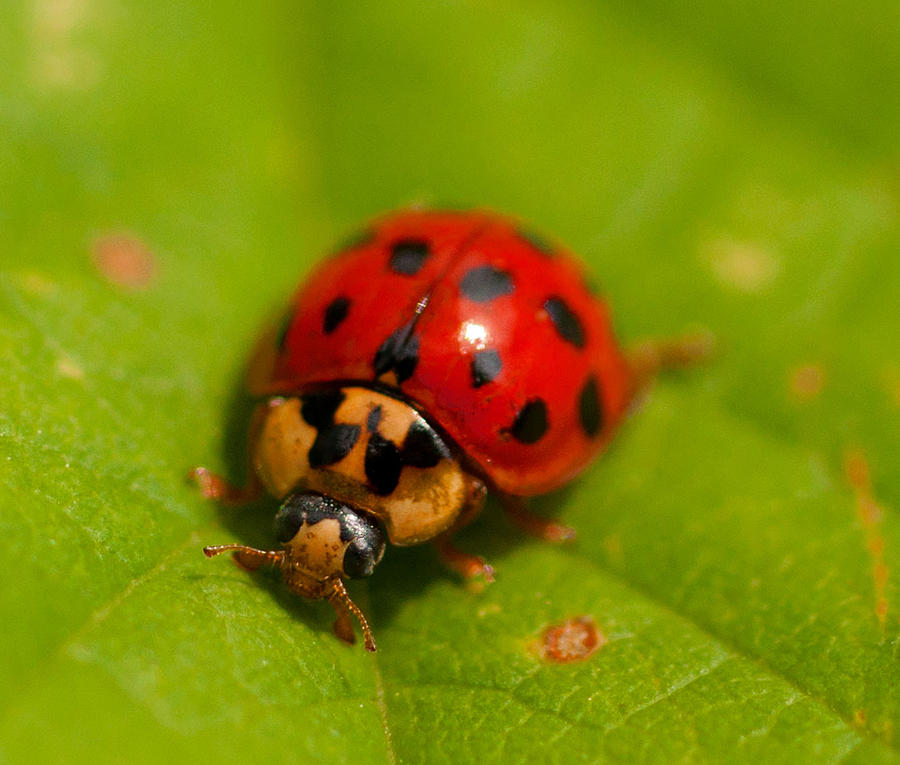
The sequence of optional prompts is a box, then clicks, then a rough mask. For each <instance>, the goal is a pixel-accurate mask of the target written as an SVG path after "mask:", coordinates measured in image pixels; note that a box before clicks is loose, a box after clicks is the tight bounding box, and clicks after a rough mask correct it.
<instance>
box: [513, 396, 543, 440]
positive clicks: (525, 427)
mask: <svg viewBox="0 0 900 765" xmlns="http://www.w3.org/2000/svg"><path fill="white" fill-rule="evenodd" d="M509 432H510V433H512V436H513V438H515V439H516V441H521V442H522V443H523V444H533V443H536V442H537V441H540V440H541V437H542V436H543V435H544V433H546V432H547V405H546V404H545V403H544V401H543V399H539V398H535V399H532V400H531V401H529V402H528V403H527V404H525V406H523V407H522V408H521V409H520V410H519V413H518V414H517V415H516V419H515V422H513V424H512V427H511V428H510V429H509Z"/></svg>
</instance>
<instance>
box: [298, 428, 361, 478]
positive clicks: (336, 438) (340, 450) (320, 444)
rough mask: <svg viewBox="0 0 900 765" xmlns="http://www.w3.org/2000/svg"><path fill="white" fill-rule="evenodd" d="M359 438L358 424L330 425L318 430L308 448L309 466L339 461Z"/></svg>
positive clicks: (313, 466) (322, 465)
mask: <svg viewBox="0 0 900 765" xmlns="http://www.w3.org/2000/svg"><path fill="white" fill-rule="evenodd" d="M358 440H359V425H332V426H331V427H327V428H323V429H321V430H319V432H318V434H317V435H316V440H315V441H314V442H313V445H312V447H311V448H310V450H309V466H310V467H312V468H320V467H324V466H326V465H333V464H334V463H335V462H340V461H341V460H342V459H344V457H346V456H347V455H348V454H350V450H351V449H352V448H353V447H354V445H355V444H356V442H357V441H358Z"/></svg>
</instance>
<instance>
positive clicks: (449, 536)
mask: <svg viewBox="0 0 900 765" xmlns="http://www.w3.org/2000/svg"><path fill="white" fill-rule="evenodd" d="M486 494H487V489H486V488H485V485H484V484H483V483H482V482H481V481H479V480H478V479H477V478H472V479H471V484H470V486H469V501H468V502H467V504H466V506H465V507H464V508H463V509H462V512H461V513H460V514H459V516H457V518H456V521H455V522H454V523H453V525H452V526H451V527H450V528H449V529H447V530H446V531H445V532H444V533H443V534H441V535H440V536H439V537H437V538H436V539H435V540H434V546H435V547H436V548H437V551H438V556H440V559H441V562H442V563H443V564H444V565H445V566H447V567H448V568H450V569H452V570H453V571H456V572H457V573H458V574H460V575H461V576H462V577H463V578H464V579H474V578H475V577H476V576H481V577H483V578H484V580H485V581H486V582H493V581H494V567H493V566H491V565H490V564H489V563H488V562H487V561H486V560H485V559H484V558H482V557H481V556H479V555H472V554H471V553H467V552H463V551H462V550H460V549H459V548H458V547H457V546H456V545H454V544H453V535H454V534H455V533H456V532H457V531H459V530H460V529H461V528H462V527H463V526H465V525H467V524H469V523H471V522H472V521H473V520H474V519H475V517H476V516H477V515H478V513H480V512H481V508H482V507H483V506H484V497H485V495H486Z"/></svg>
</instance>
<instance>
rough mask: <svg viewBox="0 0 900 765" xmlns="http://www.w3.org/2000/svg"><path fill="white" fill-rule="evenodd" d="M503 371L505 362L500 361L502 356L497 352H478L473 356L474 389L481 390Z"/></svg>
mask: <svg viewBox="0 0 900 765" xmlns="http://www.w3.org/2000/svg"><path fill="white" fill-rule="evenodd" d="M501 369H503V362H502V361H500V354H499V353H497V351H494V350H487V351H476V352H475V353H474V354H472V387H473V388H480V387H481V386H482V385H485V384H486V383H489V382H491V381H492V380H493V379H494V378H495V377H496V376H497V375H499V374H500V370H501Z"/></svg>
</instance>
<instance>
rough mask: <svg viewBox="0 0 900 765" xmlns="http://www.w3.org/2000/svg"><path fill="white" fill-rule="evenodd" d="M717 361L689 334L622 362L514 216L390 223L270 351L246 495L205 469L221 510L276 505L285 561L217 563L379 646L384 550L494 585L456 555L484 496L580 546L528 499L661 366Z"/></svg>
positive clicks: (605, 436) (409, 216)
mask: <svg viewBox="0 0 900 765" xmlns="http://www.w3.org/2000/svg"><path fill="white" fill-rule="evenodd" d="M707 350H708V349H707V347H706V345H705V343H704V342H703V341H702V340H701V341H697V340H696V339H694V340H689V339H685V340H682V341H678V340H676V341H669V342H659V343H645V344H643V345H642V346H639V347H638V348H636V349H634V350H632V351H631V352H627V353H626V352H623V351H622V350H621V349H620V348H619V346H618V345H617V343H616V340H615V338H614V336H613V331H612V326H611V322H610V319H609V314H608V309H607V307H606V304H605V303H604V302H603V301H602V300H600V299H599V298H597V297H596V296H594V295H593V294H592V293H591V290H590V289H589V288H588V287H587V285H586V282H585V279H584V274H583V272H582V270H581V267H580V265H579V263H578V262H577V261H576V260H575V259H574V258H573V257H572V256H571V255H569V254H568V253H567V252H565V251H564V250H563V249H562V248H560V247H558V246H555V245H552V244H550V243H548V242H546V241H545V240H543V239H541V238H539V237H537V236H535V235H533V234H531V233H529V232H528V231H527V230H525V229H523V228H521V227H520V226H519V225H518V224H517V223H516V222H515V221H512V220H510V219H508V218H506V217H502V216H499V215H496V214H493V213H490V212H484V211H473V212H435V211H403V212H398V213H394V214H390V215H387V216H385V217H383V218H381V219H380V220H377V221H375V222H374V223H373V224H372V225H371V226H369V227H368V228H367V229H366V230H365V232H364V234H363V235H362V236H360V237H358V238H357V239H355V240H354V241H353V243H352V244H350V245H348V246H347V247H346V248H345V249H343V250H342V251H341V252H339V253H338V254H337V255H334V256H332V257H330V258H328V259H327V260H325V261H324V262H323V263H322V264H321V265H320V266H319V267H318V268H317V269H316V270H315V271H314V272H313V274H312V275H311V276H310V278H309V279H308V280H307V281H306V283H305V284H303V285H302V286H301V287H300V288H299V290H298V291H297V293H296V294H295V296H294V298H293V300H292V302H291V308H290V311H289V312H288V315H287V317H286V319H285V321H284V323H283V325H282V327H281V328H280V331H272V332H270V333H268V335H266V336H265V337H264V338H263V340H261V341H260V343H259V346H258V348H257V350H256V353H255V354H254V360H253V362H252V364H251V369H250V374H249V376H248V387H249V390H250V393H251V394H252V395H254V396H256V397H258V398H259V403H258V405H257V408H256V410H255V413H254V415H253V418H252V421H251V425H250V434H249V447H250V454H251V467H250V480H249V482H248V485H247V486H246V487H243V488H237V487H234V486H231V485H229V484H228V483H227V482H226V481H225V480H224V479H222V478H221V477H219V476H216V475H213V474H212V473H210V472H209V471H207V470H206V469H205V468H202V467H201V468H196V469H195V470H194V471H193V473H192V475H193V477H194V478H195V479H196V480H197V482H198V483H199V485H200V487H201V489H202V491H203V493H204V495H205V496H207V497H209V498H216V499H220V500H222V501H224V502H228V503H231V504H240V503H244V502H249V501H252V500H253V499H256V498H258V497H259V496H260V495H261V494H262V492H263V490H266V491H268V492H269V494H271V495H273V496H274V497H276V498H277V499H279V500H280V501H281V507H280V509H279V511H278V515H277V516H276V519H275V529H276V534H277V537H278V541H279V542H280V543H281V545H282V547H281V549H278V550H257V549H254V548H251V547H247V546H244V545H238V544H229V545H220V546H215V547H206V548H205V549H204V552H205V553H206V555H207V556H210V557H212V556H213V555H218V554H219V553H222V552H225V551H229V550H230V551H233V552H234V554H235V558H236V560H237V561H238V563H239V564H241V565H242V566H243V567H245V568H247V569H251V570H252V569H255V568H258V567H259V566H261V565H263V564H271V565H275V566H278V567H279V568H280V569H281V571H282V573H283V576H284V580H285V582H286V583H287V586H288V587H289V588H290V589H291V590H292V591H294V592H296V593H297V594H299V595H302V596H303V597H306V598H312V599H318V598H325V599H327V600H328V601H329V602H330V603H331V605H332V606H333V607H334V609H335V611H336V613H337V620H336V622H335V625H334V629H335V633H336V634H337V635H338V637H340V638H341V639H342V640H344V641H346V642H348V643H352V642H353V641H354V635H353V626H352V620H351V618H350V617H351V615H352V616H355V617H356V618H357V619H358V620H359V623H360V625H361V627H362V631H363V634H364V636H365V645H366V648H367V649H368V650H370V651H374V650H375V640H374V638H373V636H372V632H371V630H370V628H369V625H368V623H367V621H366V619H365V616H364V615H363V613H362V611H360V609H359V608H358V607H357V606H356V604H354V603H353V601H352V600H351V599H350V596H349V594H348V593H347V589H346V587H345V585H344V580H345V579H353V578H357V577H364V576H368V575H369V574H371V573H372V571H373V570H374V568H375V566H376V565H377V564H378V562H379V561H380V560H381V557H382V554H383V553H384V548H385V538H387V540H388V541H390V542H391V543H392V544H394V545H415V544H421V543H423V542H429V541H430V542H434V543H435V545H436V546H437V549H438V552H439V554H440V556H441V558H442V559H443V561H444V562H445V563H446V564H447V565H449V566H450V567H451V568H452V569H454V570H456V571H458V572H459V573H460V574H461V575H462V576H464V577H466V578H471V577H474V576H481V577H483V578H484V579H485V580H487V581H491V580H492V579H493V569H492V568H491V566H489V565H488V564H487V563H486V562H485V561H484V560H483V559H482V558H479V557H477V556H474V555H470V554H468V553H464V552H462V551H460V550H458V549H457V548H456V547H454V545H453V543H452V536H453V534H454V532H456V531H457V530H458V529H459V528H461V527H462V526H464V525H465V524H467V523H468V522H469V521H471V520H472V519H473V518H474V517H475V516H476V515H477V514H478V512H479V511H480V509H481V506H482V504H483V502H484V497H485V494H486V493H487V491H488V490H490V491H492V492H494V493H495V494H496V495H497V496H498V497H499V499H500V504H501V506H502V507H503V508H504V510H505V511H506V513H507V515H508V516H509V517H510V519H511V520H512V521H513V522H514V523H516V524H517V525H518V526H520V527H521V528H523V529H524V530H526V531H528V532H530V533H532V534H534V535H536V536H540V537H542V538H544V539H548V540H552V541H563V540H567V539H571V538H573V537H574V531H573V530H572V529H570V528H569V527H567V526H563V525H561V524H559V523H556V522H554V521H550V520H545V519H542V518H539V517H537V516H534V515H531V514H530V513H529V512H528V511H527V509H526V507H525V504H524V500H525V498H526V497H529V496H533V495H537V494H543V493H546V492H549V491H552V490H554V489H557V488H559V487H560V486H562V485H564V484H565V483H567V482H568V481H569V480H571V479H572V478H573V477H574V476H575V475H576V474H578V473H579V472H580V471H581V470H582V469H583V468H584V467H585V466H586V465H587V464H588V463H589V462H590V461H591V459H592V458H593V457H595V456H596V455H597V454H598V453H599V452H600V451H601V450H602V449H603V448H604V446H605V445H606V444H607V443H608V441H609V439H610V438H611V436H612V435H613V433H614V432H615V429H616V426H617V425H618V424H619V422H620V421H621V419H622V417H623V415H624V414H625V412H626V410H627V408H628V406H629V404H630V403H631V401H632V400H633V399H634V397H635V395H636V393H637V392H638V391H640V389H641V388H642V386H643V385H644V384H645V383H646V381H647V380H648V379H650V378H651V377H652V376H653V375H654V374H655V373H656V371H657V370H658V369H659V368H661V367H663V366H668V365H678V364H686V363H689V362H691V361H693V360H694V359H695V358H699V357H700V356H702V355H704V354H705V352H706V351H707Z"/></svg>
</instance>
